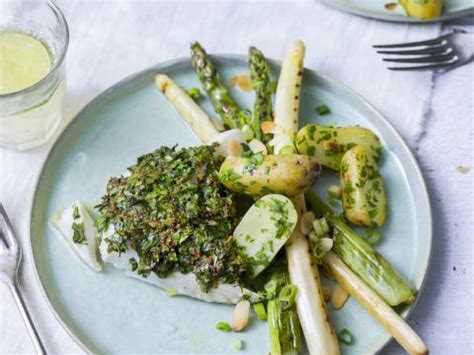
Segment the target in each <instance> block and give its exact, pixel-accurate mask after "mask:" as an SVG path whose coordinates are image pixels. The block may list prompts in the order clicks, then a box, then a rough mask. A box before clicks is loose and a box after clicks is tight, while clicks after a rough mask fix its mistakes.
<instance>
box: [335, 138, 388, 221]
mask: <svg viewBox="0 0 474 355" xmlns="http://www.w3.org/2000/svg"><path fill="white" fill-rule="evenodd" d="M340 174H341V186H342V206H343V208H344V215H345V216H346V218H347V220H349V221H350V222H352V223H353V224H355V225H358V226H364V227H377V226H381V225H383V224H384V222H385V217H386V215H387V199H386V196H385V189H384V183H383V180H382V176H381V175H380V173H379V170H378V168H377V163H376V161H375V159H374V158H373V156H372V154H371V153H370V152H369V151H368V150H367V148H365V147H364V146H362V145H356V146H355V147H353V148H351V149H349V150H348V151H347V152H346V154H344V157H343V158H342V161H341V173H340Z"/></svg>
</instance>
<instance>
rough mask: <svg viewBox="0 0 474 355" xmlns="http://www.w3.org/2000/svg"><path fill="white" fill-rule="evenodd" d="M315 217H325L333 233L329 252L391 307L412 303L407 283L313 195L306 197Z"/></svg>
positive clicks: (412, 294) (309, 194) (411, 294)
mask: <svg viewBox="0 0 474 355" xmlns="http://www.w3.org/2000/svg"><path fill="white" fill-rule="evenodd" d="M306 197H307V199H308V201H309V203H310V205H311V208H312V209H313V211H314V212H315V213H316V214H320V215H321V214H322V215H323V216H324V217H326V220H327V221H328V222H329V224H330V225H331V226H332V227H333V228H334V229H335V236H334V244H333V247H332V251H333V252H334V253H336V254H337V255H338V256H339V257H340V258H341V259H342V261H344V263H346V264H347V266H349V267H350V268H351V269H352V271H354V272H355V273H356V274H357V275H358V276H359V277H360V278H361V279H362V280H363V281H365V282H366V283H367V284H368V285H369V286H370V287H371V288H372V289H373V290H374V291H375V292H376V293H378V295H379V296H380V297H382V298H383V299H384V300H385V302H387V303H388V304H389V305H391V306H397V305H399V304H401V303H411V302H412V301H413V300H414V299H415V295H414V291H413V289H412V288H411V286H410V285H409V284H408V282H407V281H405V280H404V279H403V277H402V276H401V275H400V274H399V273H398V272H397V271H396V270H395V269H394V268H393V267H392V265H390V263H389V262H388V261H387V260H385V259H384V257H383V256H382V255H381V254H380V253H378V252H377V251H376V250H375V249H373V248H372V247H371V246H370V245H369V244H368V243H367V242H366V241H365V240H363V239H362V238H361V237H360V236H359V235H358V234H357V233H356V232H355V231H354V230H353V229H351V228H350V227H349V226H348V225H347V224H346V223H345V222H344V220H343V219H342V218H341V217H339V216H337V215H336V214H335V213H334V212H333V211H332V210H331V209H330V208H329V207H328V206H327V205H326V204H325V203H324V202H323V201H321V200H320V199H319V198H318V197H317V196H316V195H315V194H314V193H308V194H307V195H306Z"/></svg>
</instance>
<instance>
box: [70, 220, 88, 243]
mask: <svg viewBox="0 0 474 355" xmlns="http://www.w3.org/2000/svg"><path fill="white" fill-rule="evenodd" d="M72 241H73V242H74V243H76V244H83V245H87V238H86V235H85V233H84V223H76V222H74V223H73V224H72Z"/></svg>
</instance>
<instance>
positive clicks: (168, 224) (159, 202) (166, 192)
mask: <svg viewBox="0 0 474 355" xmlns="http://www.w3.org/2000/svg"><path fill="white" fill-rule="evenodd" d="M221 162H222V158H220V157H218V156H217V154H215V150H214V148H213V147H212V146H199V147H192V148H183V149H176V148H175V147H174V148H167V147H162V148H159V149H158V150H156V151H154V152H152V153H149V154H146V155H143V156H141V157H139V158H138V162H137V164H136V165H134V166H132V167H130V168H129V172H130V176H127V177H125V176H120V177H113V178H111V179H110V180H109V182H108V184H107V191H106V193H105V195H104V196H103V197H102V201H101V203H100V204H99V205H98V206H96V207H97V209H98V211H99V212H100V214H101V215H102V222H101V227H102V228H103V230H105V229H107V226H108V225H113V226H114V229H115V233H114V234H113V235H112V236H111V237H109V238H105V239H104V242H105V243H106V244H107V251H108V252H109V253H112V252H116V253H121V252H124V251H126V250H127V249H128V248H132V249H133V250H135V251H136V252H137V253H138V255H139V260H137V262H138V267H137V269H136V271H135V272H137V273H138V274H139V275H142V276H144V277H147V276H148V275H149V274H150V273H152V272H153V273H155V274H156V275H157V276H159V277H167V276H168V275H169V274H170V273H172V272H174V271H180V272H182V273H184V274H186V273H189V272H192V273H193V274H194V275H195V276H196V280H197V281H198V282H199V284H200V286H201V289H202V290H203V291H208V290H210V289H211V288H213V287H215V286H217V285H218V284H220V283H231V284H232V283H241V282H242V280H243V277H244V273H245V271H246V268H247V262H246V260H245V255H244V254H243V253H242V252H241V250H240V248H239V246H238V245H237V243H236V242H235V240H234V239H233V238H229V236H231V235H232V233H233V231H234V228H235V226H236V224H237V220H236V204H235V196H234V194H233V193H231V192H230V191H228V190H227V189H225V188H224V186H222V184H221V183H220V182H219V179H218V170H219V166H220V165H221ZM211 266H212V267H211Z"/></svg>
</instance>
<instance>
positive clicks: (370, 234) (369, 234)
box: [363, 229, 380, 245]
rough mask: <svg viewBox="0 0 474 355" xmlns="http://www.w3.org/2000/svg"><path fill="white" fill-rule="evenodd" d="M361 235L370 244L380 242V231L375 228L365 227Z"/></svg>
mask: <svg viewBox="0 0 474 355" xmlns="http://www.w3.org/2000/svg"><path fill="white" fill-rule="evenodd" d="M363 237H364V239H365V241H366V242H367V243H369V244H370V245H375V244H377V243H378V242H380V233H379V231H378V230H376V229H367V230H366V231H365V233H364V235H363Z"/></svg>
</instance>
